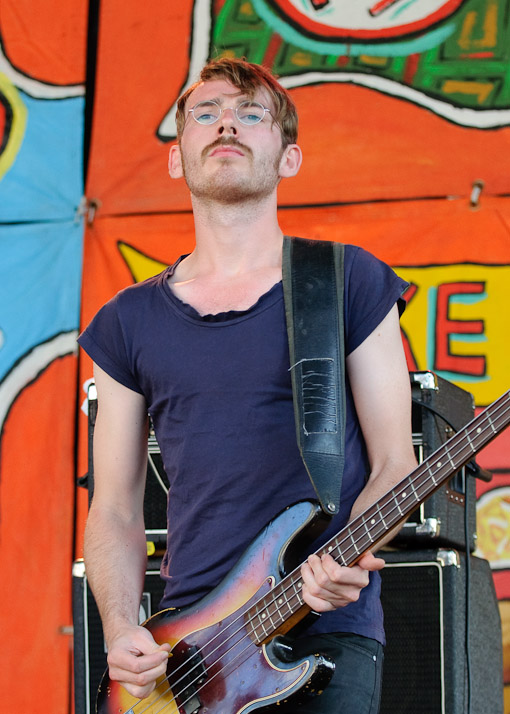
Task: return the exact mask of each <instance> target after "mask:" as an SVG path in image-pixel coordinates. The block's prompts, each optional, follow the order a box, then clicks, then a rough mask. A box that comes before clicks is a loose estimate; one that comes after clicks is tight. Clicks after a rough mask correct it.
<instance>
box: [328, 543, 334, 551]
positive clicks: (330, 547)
mask: <svg viewBox="0 0 510 714" xmlns="http://www.w3.org/2000/svg"><path fill="white" fill-rule="evenodd" d="M332 550H333V546H332V545H330V546H329V548H328V553H331V551H332Z"/></svg>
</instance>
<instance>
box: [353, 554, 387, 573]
mask: <svg viewBox="0 0 510 714" xmlns="http://www.w3.org/2000/svg"><path fill="white" fill-rule="evenodd" d="M356 565H359V566H360V568H363V569H364V570H370V571H371V572H373V571H375V570H382V569H383V568H384V566H385V565H386V561H385V560H384V559H383V558H376V557H375V555H374V554H373V553H372V552H371V551H370V550H368V551H367V552H366V553H364V554H363V555H362V556H361V558H360V559H359V560H358V562H357V563H356Z"/></svg>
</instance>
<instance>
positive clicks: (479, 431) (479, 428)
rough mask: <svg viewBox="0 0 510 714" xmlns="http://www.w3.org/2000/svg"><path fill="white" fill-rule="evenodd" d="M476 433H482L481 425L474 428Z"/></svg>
mask: <svg viewBox="0 0 510 714" xmlns="http://www.w3.org/2000/svg"><path fill="white" fill-rule="evenodd" d="M476 433H477V434H481V433H482V427H481V426H479V427H478V429H477V430H476Z"/></svg>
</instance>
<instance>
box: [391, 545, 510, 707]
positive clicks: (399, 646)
mask: <svg viewBox="0 0 510 714" xmlns="http://www.w3.org/2000/svg"><path fill="white" fill-rule="evenodd" d="M378 555H379V556H381V557H383V558H384V559H385V560H386V567H385V568H384V569H383V570H382V571H381V577H382V603H383V609H384V619H385V629H386V639H387V644H386V649H385V653H384V676H383V689H382V701H381V711H380V714H410V713H411V712H412V714H503V655H502V638H501V623H500V617H499V609H498V603H497V599H496V593H495V590H494V583H493V579H492V574H491V571H490V567H489V564H488V562H487V561H486V560H482V559H480V558H477V557H475V556H473V555H469V556H467V555H466V554H463V553H459V552H457V551H455V550H422V551H414V552H410V551H406V552H385V551H380V552H379V553H378Z"/></svg>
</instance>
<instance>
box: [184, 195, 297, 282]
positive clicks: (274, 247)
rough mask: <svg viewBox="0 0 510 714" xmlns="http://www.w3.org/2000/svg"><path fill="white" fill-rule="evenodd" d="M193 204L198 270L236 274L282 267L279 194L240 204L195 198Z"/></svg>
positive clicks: (195, 253)
mask: <svg viewBox="0 0 510 714" xmlns="http://www.w3.org/2000/svg"><path fill="white" fill-rule="evenodd" d="M192 203H193V215H194V220H195V239H196V248H195V250H194V252H193V254H192V256H190V258H192V261H191V262H192V263H193V268H194V270H196V271H198V272H202V271H206V272H216V273H219V272H222V273H223V274H226V275H233V274H241V273H245V272H248V271H252V270H259V269H261V268H269V267H271V268H275V267H277V268H280V266H281V248H282V239H283V234H282V231H281V229H280V226H279V225H278V219H277V210H276V192H274V194H272V195H271V196H268V197H266V198H263V199H261V198H260V197H259V198H257V200H254V201H243V202H242V203H239V204H225V203H219V202H216V201H206V200H203V199H197V198H195V197H192ZM190 267H191V266H190Z"/></svg>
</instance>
